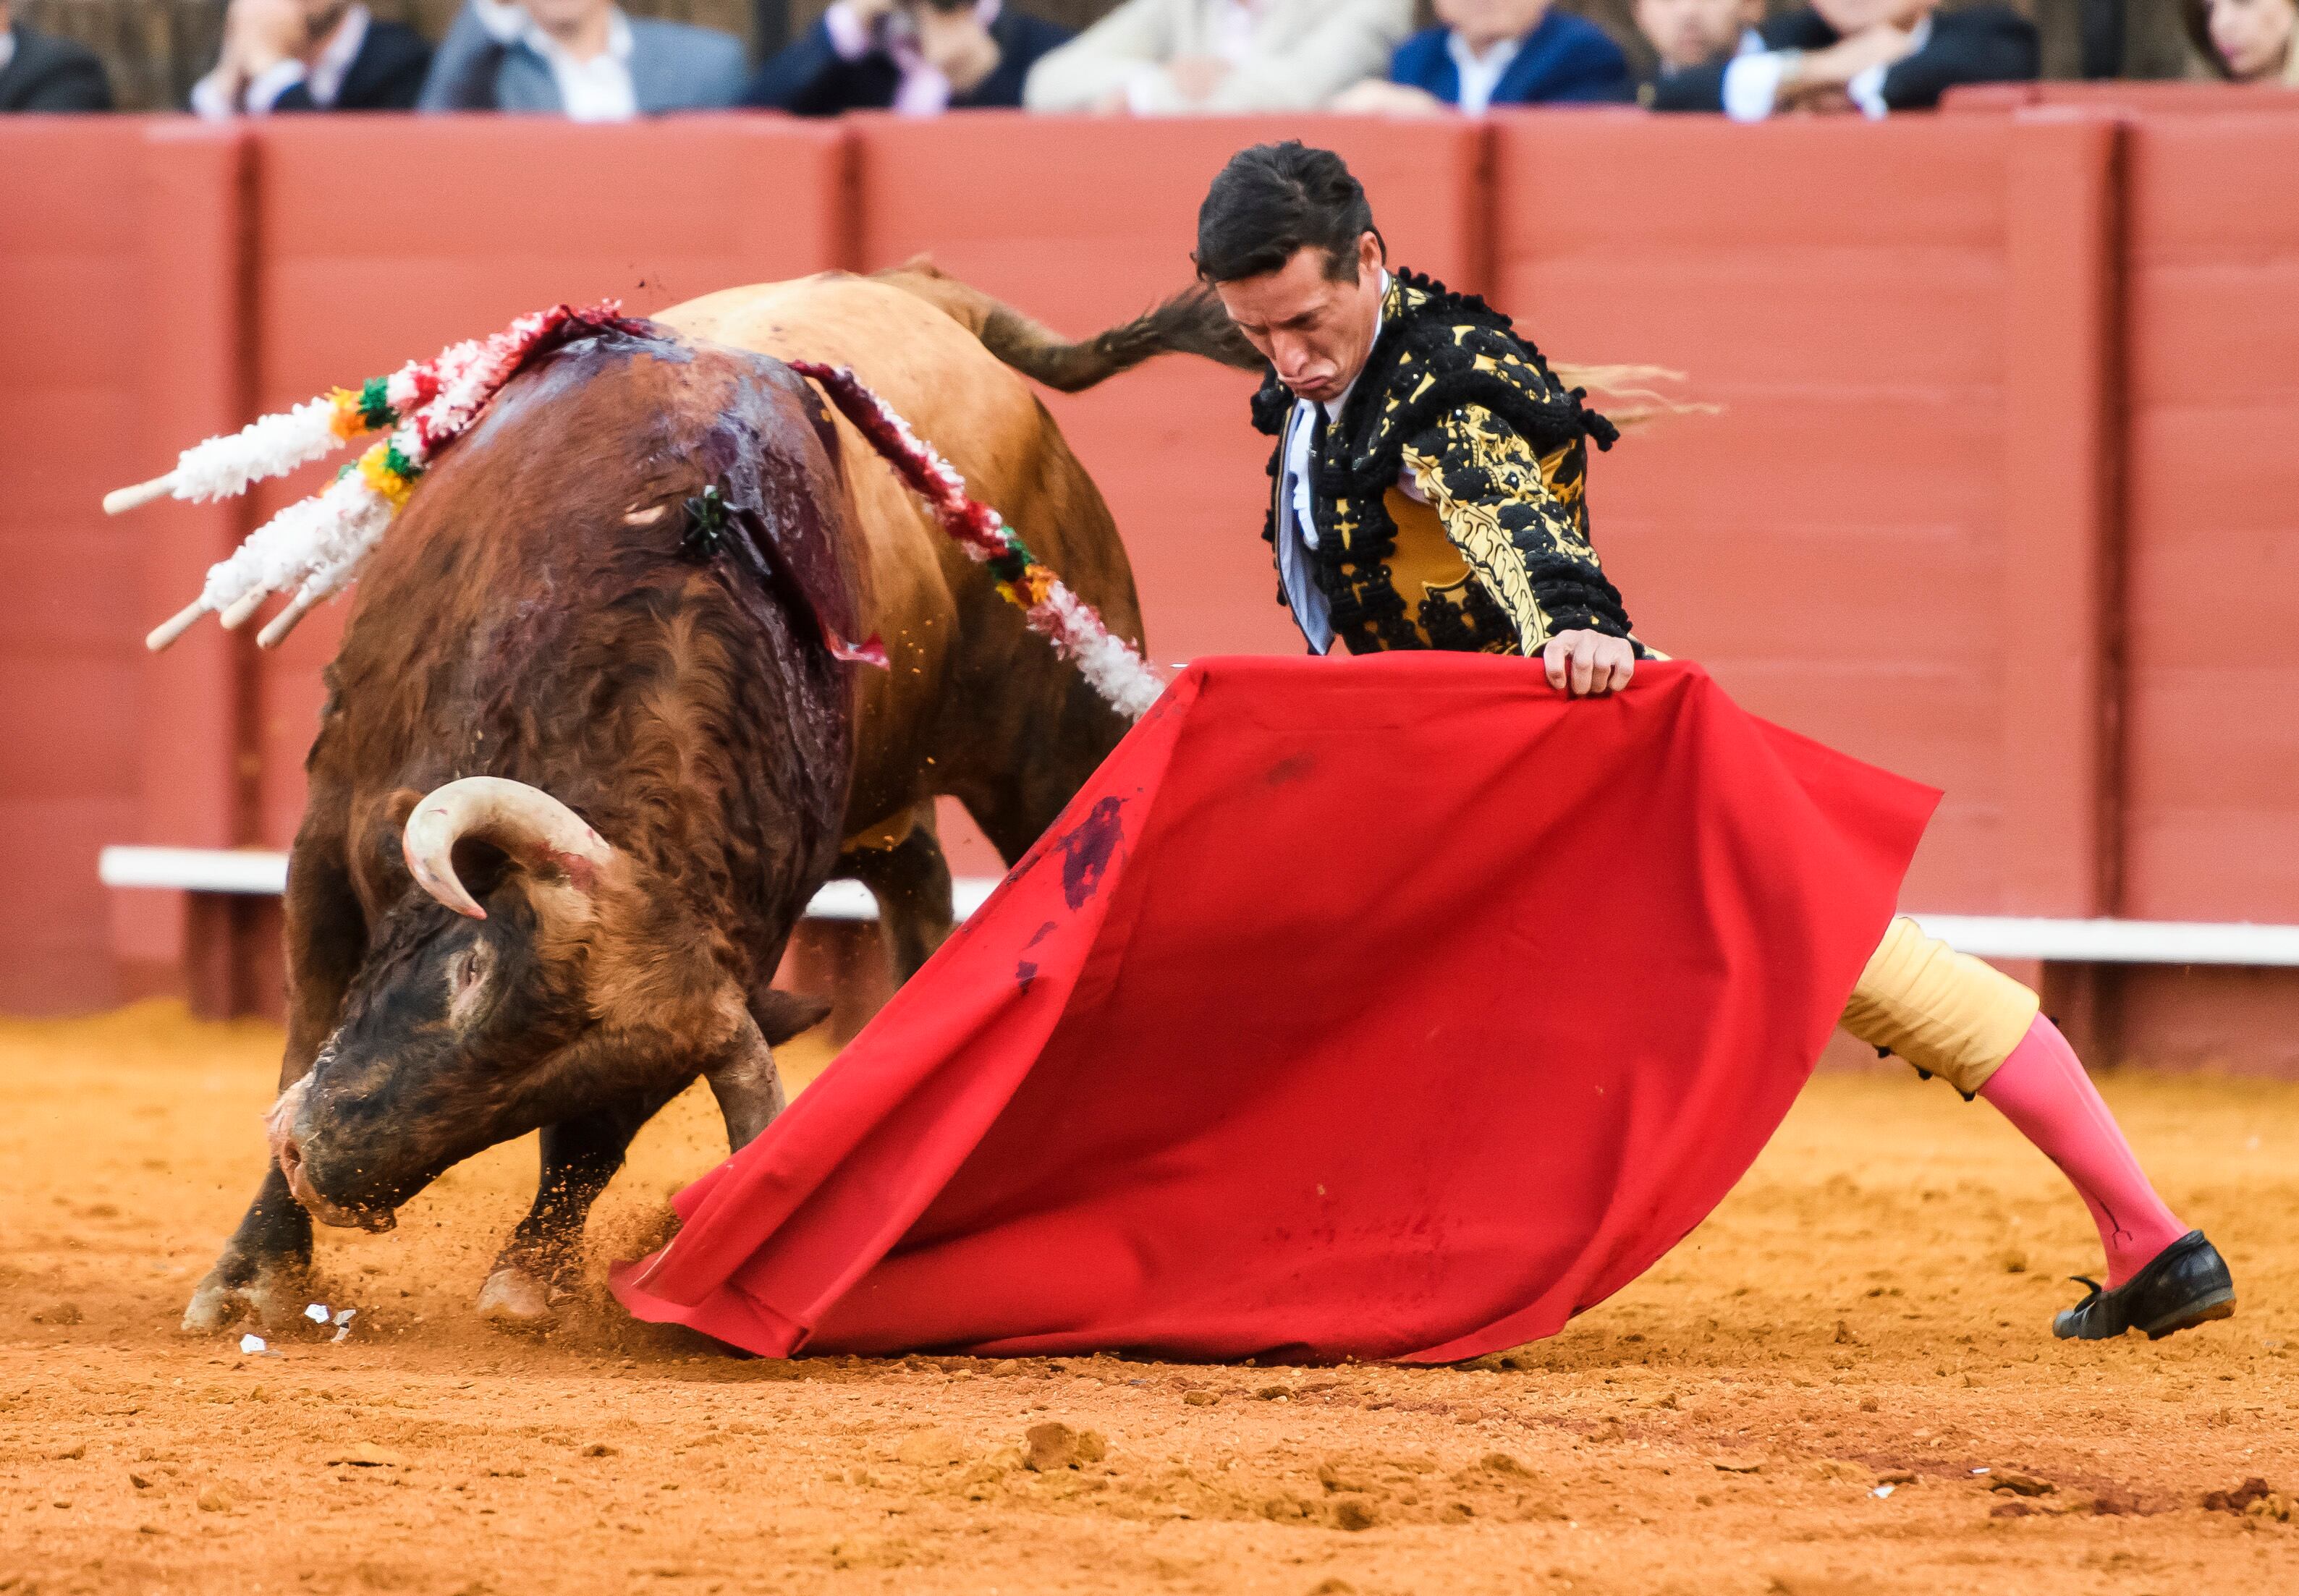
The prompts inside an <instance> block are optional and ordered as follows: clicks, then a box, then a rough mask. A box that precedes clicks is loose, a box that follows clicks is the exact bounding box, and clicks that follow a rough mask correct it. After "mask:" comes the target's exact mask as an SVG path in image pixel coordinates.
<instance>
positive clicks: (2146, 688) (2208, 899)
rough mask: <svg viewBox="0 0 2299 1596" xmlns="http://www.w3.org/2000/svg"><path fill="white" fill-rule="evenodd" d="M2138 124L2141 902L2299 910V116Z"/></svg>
mask: <svg viewBox="0 0 2299 1596" xmlns="http://www.w3.org/2000/svg"><path fill="white" fill-rule="evenodd" d="M2130 137H2131V161H2130V181H2129V239H2130V255H2129V272H2130V283H2129V307H2130V309H2129V338H2130V351H2129V385H2128V395H2129V397H2128V404H2129V412H2128V424H2127V429H2126V433H2125V438H2124V451H2125V458H2124V462H2123V464H2124V470H2125V472H2126V474H2127V481H2128V487H2129V498H2128V500H2127V504H2128V513H2129V532H2130V569H2129V584H2128V591H2129V602H2128V613H2129V629H2130V630H2129V652H2130V663H2129V683H2128V687H2127V699H2128V705H2129V723H2128V724H2129V732H2128V744H2127V750H2126V758H2127V761H2128V788H2127V791H2128V798H2127V805H2128V807H2127V812H2126V817H2125V827H2126V837H2127V850H2128V851H2127V855H2126V860H2127V863H2126V880H2125V888H2124V904H2125V908H2126V910H2127V911H2128V912H2129V913H2130V914H2135V915H2145V916H2150V917H2160V918H2166V919H2237V920H2281V921H2289V920H2294V919H2299V804H2295V802H2294V798H2295V795H2299V712H2295V707H2299V454H2295V452H2294V451H2293V447H2292V442H2291V441H2292V439H2293V437H2294V436H2295V433H2299V118H2289V117H2264V116H2250V115H2245V116H2228V117H2209V118H2206V117H2180V118H2164V119H2157V120H2148V121H2145V122H2143V123H2140V124H2138V125H2137V126H2136V127H2134V128H2132V130H2131V135H2130Z"/></svg>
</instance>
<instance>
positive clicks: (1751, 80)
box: [1724, 17, 1932, 122]
mask: <svg viewBox="0 0 2299 1596" xmlns="http://www.w3.org/2000/svg"><path fill="white" fill-rule="evenodd" d="M1931 37H1932V20H1931V19H1930V17H1926V18H1925V19H1924V20H1923V21H1921V22H1918V23H1917V24H1916V29H1915V31H1914V32H1913V34H1911V35H1909V41H1910V48H1909V51H1908V54H1909V55H1913V54H1915V53H1916V52H1917V51H1918V50H1921V49H1922V48H1923V47H1924V46H1925V45H1927V44H1930V42H1931ZM1789 54H1790V52H1789V51H1786V50H1767V49H1765V48H1764V40H1763V39H1762V38H1761V37H1758V36H1757V34H1756V30H1755V29H1753V28H1752V29H1749V30H1748V31H1747V32H1746V33H1744V34H1742V35H1741V36H1740V49H1739V54H1737V55H1735V56H1734V57H1733V58H1732V62H1731V64H1730V65H1729V66H1727V67H1726V68H1725V69H1724V114H1725V115H1726V116H1729V117H1730V118H1731V119H1732V120H1734V121H1736V122H1761V121H1763V120H1764V119H1765V118H1766V117H1768V116H1770V115H1772V111H1773V108H1774V107H1775V106H1776V105H1777V104H1778V103H1779V101H1780V79H1783V78H1785V77H1786V76H1787V75H1788V70H1789ZM1900 59H1901V61H1905V60H1906V59H1907V56H1905V55H1904V56H1902V57H1901V58H1900ZM1898 64H1899V62H1877V63H1876V64H1875V65H1874V66H1872V67H1867V68H1863V70H1861V71H1859V72H1858V73H1856V74H1855V75H1854V77H1853V79H1852V81H1851V82H1849V83H1847V84H1846V85H1845V86H1844V93H1845V95H1846V96H1847V98H1848V99H1850V100H1851V102H1852V103H1854V104H1855V105H1857V106H1858V107H1860V110H1861V112H1862V113H1863V114H1864V115H1866V116H1868V117H1870V118H1881V117H1884V116H1888V115H1889V114H1890V113H1891V109H1892V108H1891V107H1890V106H1888V105H1887V104H1885V103H1884V78H1885V75H1886V74H1887V73H1888V72H1889V71H1891V70H1892V68H1893V67H1895V66H1897V65H1898Z"/></svg>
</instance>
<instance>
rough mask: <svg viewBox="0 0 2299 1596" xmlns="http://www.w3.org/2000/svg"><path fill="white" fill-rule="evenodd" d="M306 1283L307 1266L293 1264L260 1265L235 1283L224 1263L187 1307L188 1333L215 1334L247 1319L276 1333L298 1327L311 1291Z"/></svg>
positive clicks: (193, 1295)
mask: <svg viewBox="0 0 2299 1596" xmlns="http://www.w3.org/2000/svg"><path fill="white" fill-rule="evenodd" d="M230 1272H231V1273H236V1272H237V1271H230ZM304 1287H305V1278H304V1272H303V1270H302V1269H299V1268H296V1267H295V1266H292V1265H272V1266H270V1267H266V1268H259V1269H256V1271H255V1272H254V1275H253V1277H252V1278H249V1279H246V1280H244V1281H239V1282H237V1283H235V1282H234V1281H233V1280H232V1279H231V1278H229V1273H228V1272H227V1266H226V1265H224V1264H218V1265H216V1267H215V1268H214V1269H210V1270H209V1271H208V1277H207V1278H206V1279H204V1280H203V1281H201V1282H200V1285H199V1289H198V1290H197V1291H195V1292H194V1293H192V1305H191V1306H190V1307H188V1308H187V1309H185V1310H184V1333H185V1334H186V1335H187V1336H214V1335H217V1334H219V1333H220V1332H222V1331H225V1330H228V1329H230V1328H231V1327H233V1326H234V1325H237V1324H238V1323H239V1322H241V1321H242V1320H243V1319H252V1320H253V1321H254V1322H255V1324H256V1325H257V1326H259V1327H261V1328H262V1329H264V1330H267V1331H270V1332H272V1333H274V1334H277V1333H278V1332H280V1331H283V1330H287V1329H291V1328H294V1327H295V1326H296V1325H297V1324H298V1323H299V1322H300V1320H301V1318H302V1315H303V1304H304V1302H305V1301H306V1300H308V1298H309V1295H310V1293H309V1292H308V1291H306V1290H305V1288H304Z"/></svg>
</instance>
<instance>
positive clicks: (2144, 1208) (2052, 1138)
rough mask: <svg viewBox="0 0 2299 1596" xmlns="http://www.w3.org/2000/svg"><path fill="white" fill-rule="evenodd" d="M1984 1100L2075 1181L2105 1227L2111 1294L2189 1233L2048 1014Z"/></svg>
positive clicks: (1991, 1080) (1992, 1080)
mask: <svg viewBox="0 0 2299 1596" xmlns="http://www.w3.org/2000/svg"><path fill="white" fill-rule="evenodd" d="M1979 1095H1980V1096H1983V1097H1985V1098H1987V1099H1988V1102H1990V1103H1992V1104H1995V1105H1996V1109H1997V1110H1998V1111H1999V1112H2002V1114H2003V1115H2004V1118H2005V1119H2007V1120H2009V1121H2012V1123H2013V1127H2014V1128H2015V1129H2018V1131H2019V1132H2020V1134H2021V1135H2022V1136H2024V1137H2027V1138H2028V1139H2029V1141H2031V1142H2033V1143H2034V1144H2035V1145H2036V1146H2037V1147H2038V1150H2040V1151H2041V1152H2042V1153H2043V1154H2044V1156H2046V1158H2048V1159H2050V1160H2051V1161H2052V1162H2054V1163H2055V1164H2057V1165H2059V1166H2060V1172H2061V1173H2062V1174H2063V1175H2065V1176H2066V1177H2067V1178H2069V1180H2071V1181H2072V1182H2073V1183H2074V1185H2075V1188H2076V1192H2077V1194H2078V1195H2080V1196H2081V1197H2082V1198H2083V1200H2084V1206H2085V1207H2087V1208H2088V1209H2090V1210H2091V1218H2092V1223H2094V1224H2096V1225H2097V1226H2098V1227H2099V1240H2100V1245H2101V1246H2102V1247H2104V1248H2105V1249H2106V1252H2107V1288H2108V1289H2109V1290H2110V1291H2112V1290H2114V1289H2115V1288H2116V1287H2117V1286H2121V1285H2122V1284H2123V1283H2124V1282H2125V1281H2126V1280H2129V1278H2131V1277H2132V1276H2133V1275H2135V1274H2137V1273H2138V1272H2139V1270H2141V1269H2144V1268H2145V1267H2146V1265H2147V1263H2148V1261H2149V1260H2151V1259H2153V1258H2154V1256H2155V1255H2156V1254H2157V1253H2161V1252H2162V1250H2163V1249H2164V1248H2165V1247H2168V1246H2170V1245H2171V1244H2172V1243H2173V1242H2175V1241H2177V1240H2179V1237H2181V1236H2184V1235H2186V1234H2187V1227H2186V1226H2184V1225H2182V1224H2180V1223H2179V1220H2176V1219H2174V1218H2172V1217H2171V1211H2170V1209H2168V1208H2166V1207H2164V1206H2163V1199H2162V1198H2161V1197H2159V1196H2157V1195H2155V1188H2154V1187H2152V1186H2150V1185H2148V1184H2147V1177H2146V1176H2145V1174H2143V1173H2141V1172H2140V1169H2139V1161H2138V1160H2137V1158H2135V1157H2133V1156H2132V1154H2131V1145H2130V1144H2129V1142H2126V1141H2125V1140H2124V1139H2123V1133H2122V1132H2121V1130H2119V1129H2116V1125H2115V1116H2114V1115H2112V1114H2111V1113H2109V1112H2107V1104H2104V1103H2103V1102H2101V1101H2100V1096H2099V1092H2098V1090H2097V1089H2096V1087H2093V1085H2092V1084H2091V1077H2089V1076H2088V1075H2086V1074H2085V1073H2084V1067H2083V1061H2081V1060H2080V1059H2079V1058H2077V1057H2076V1054H2075V1049H2073V1048H2072V1047H2070V1046H2068V1039H2067V1038H2065V1037H2063V1036H2062V1035H2061V1034H2060V1028H2059V1027H2058V1026H2056V1025H2054V1024H2053V1023H2052V1022H2051V1021H2049V1020H2046V1018H2045V1017H2044V1016H2043V1015H2041V1014H2038V1015H2037V1016H2036V1022H2035V1023H2034V1024H2033V1025H2031V1026H2029V1028H2028V1034H2027V1035H2026V1036H2025V1037H2023V1038H2021V1041H2020V1045H2019V1046H2017V1047H2014V1048H2013V1050H2012V1056H2011V1057H2009V1058H2007V1059H2005V1060H2004V1063H2003V1066H2002V1067H2001V1068H2000V1069H1998V1070H1997V1071H1996V1073H1995V1074H1993V1075H1991V1076H1989V1077H1988V1081H1987V1084H1986V1085H1984V1086H1982V1087H1980V1088H1979Z"/></svg>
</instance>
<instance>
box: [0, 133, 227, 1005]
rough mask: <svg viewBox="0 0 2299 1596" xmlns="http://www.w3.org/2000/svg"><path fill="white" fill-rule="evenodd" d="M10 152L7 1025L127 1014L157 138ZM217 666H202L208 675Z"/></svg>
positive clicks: (88, 137) (3, 868) (1, 392)
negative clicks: (140, 524) (124, 482)
mask: <svg viewBox="0 0 2299 1596" xmlns="http://www.w3.org/2000/svg"><path fill="white" fill-rule="evenodd" d="M11 120H12V124H13V125H12V126H11V127H10V128H8V131H7V137H6V144H5V146H4V148H5V153H0V216H4V217H5V218H6V219H7V220H6V222H5V224H4V226H5V229H6V238H7V242H6V245H5V247H4V248H0V302H4V303H6V304H7V305H8V306H9V307H10V308H11V314H10V317H9V323H10V325H9V330H8V337H7V339H6V342H5V344H4V347H0V564H4V566H5V567H6V569H7V571H8V583H7V586H8V592H9V598H10V602H9V607H8V608H9V624H8V625H7V626H6V628H5V629H4V631H0V882H4V883H5V885H4V887H0V903H4V906H5V912H4V913H0V1010H5V1011H10V1012H21V1011H25V1010H30V1011H33V1012H44V1011H47V1010H53V1009H77V1008H92V1007H95V1006H98V1005H103V1004H105V1003H110V1002H113V1001H115V1000H116V999H117V998H118V996H119V987H118V985H117V983H116V981H115V980H114V977H113V972H112V957H111V950H110V947H109V930H108V928H109V924H110V921H109V915H108V914H107V906H106V899H107V897H108V896H109V895H108V894H107V893H106V892H105V891H104V889H103V888H102V887H100V886H98V885H97V884H96V880H95V856H96V850H97V849H98V848H101V847H102V846H103V845H104V843H106V842H115V841H118V840H120V839H121V838H123V837H131V836H133V835H135V834H136V832H137V830H138V828H139V826H140V824H141V815H140V814H139V806H140V797H141V794H142V792H143V790H144V782H143V780H142V771H141V770H140V768H139V747H140V745H139V741H138V737H137V732H138V727H139V715H138V677H137V671H138V655H139V653H140V651H141V650H140V649H138V647H137V633H138V632H139V631H140V630H141V628H142V626H143V624H144V622H143V614H144V608H145V598H144V594H143V592H142V591H141V588H140V584H139V583H138V581H137V559H138V555H139V552H140V550H142V548H143V545H144V542H145V539H144V536H143V535H141V534H139V533H138V532H137V530H136V529H133V528H129V527H125V526H121V525H116V524H114V525H107V524H106V523H105V520H104V516H103V514H102V512H101V511H99V510H98V509H97V508H96V501H97V500H98V499H99V498H101V497H102V495H103V493H104V490H105V489H106V488H107V487H112V486H117V485H118V484H117V483H116V482H112V481H110V480H108V476H109V474H110V473H112V472H113V471H116V470H117V469H118V468H119V462H120V460H121V459H124V458H126V457H127V456H128V455H129V453H130V452H131V451H132V449H133V447H134V443H135V441H136V440H137V438H138V437H139V436H140V435H141V434H142V432H143V428H144V423H145V418H144V417H143V416H142V415H141V414H140V412H139V408H138V407H139V399H140V393H139V386H140V384H141V380H142V372H141V369H140V368H141V364H142V362H143V361H145V360H146V359H148V356H149V349H148V346H147V345H146V343H145V339H144V336H143V327H144V320H145V318H144V315H143V302H144V283H143V281H142V280H141V272H142V268H143V264H144V260H145V251H144V244H145V238H146V236H147V226H148V224H149V218H148V216H147V214H146V211H145V194H146V187H145V178H146V156H145V140H144V131H143V128H141V127H140V126H138V125H137V124H136V123H134V122H130V121H126V120H109V119H105V120H92V119H83V118H61V117H59V118H29V119H25V118H17V119H11ZM209 664H210V659H209V657H207V656H206V655H205V654H195V655H194V656H193V657H191V658H189V659H187V660H186V661H185V668H186V669H187V672H202V671H204V670H205V669H206V667H207V666H209Z"/></svg>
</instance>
